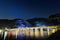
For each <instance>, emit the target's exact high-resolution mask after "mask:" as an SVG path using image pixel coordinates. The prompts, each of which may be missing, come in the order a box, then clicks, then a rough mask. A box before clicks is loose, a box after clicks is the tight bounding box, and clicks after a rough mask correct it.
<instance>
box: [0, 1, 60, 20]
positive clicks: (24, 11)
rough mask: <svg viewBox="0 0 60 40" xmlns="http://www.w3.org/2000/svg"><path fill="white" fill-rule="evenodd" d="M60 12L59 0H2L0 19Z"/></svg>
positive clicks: (45, 15)
mask: <svg viewBox="0 0 60 40" xmlns="http://www.w3.org/2000/svg"><path fill="white" fill-rule="evenodd" d="M58 12H60V1H58V0H53V1H52V0H20V1H19V0H0V19H5V18H6V19H13V18H21V19H30V18H34V17H38V18H39V17H40V18H41V17H44V18H46V17H48V16H49V15H51V14H55V13H58Z"/></svg>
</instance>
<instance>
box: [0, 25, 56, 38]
mask: <svg viewBox="0 0 60 40" xmlns="http://www.w3.org/2000/svg"><path fill="white" fill-rule="evenodd" d="M3 31H4V39H5V38H6V36H7V35H8V36H10V35H11V34H12V35H13V36H15V37H16V38H17V36H18V35H20V36H21V35H22V36H27V37H28V36H30V37H45V36H46V37H47V36H49V35H51V34H52V33H55V32H56V31H57V27H55V26H54V27H53V26H52V27H50V26H48V27H29V28H28V27H26V28H15V29H5V30H0V34H1V33H2V32H3Z"/></svg>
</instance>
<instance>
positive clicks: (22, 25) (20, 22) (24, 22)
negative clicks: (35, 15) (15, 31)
mask: <svg viewBox="0 0 60 40" xmlns="http://www.w3.org/2000/svg"><path fill="white" fill-rule="evenodd" d="M16 23H17V24H18V26H17V27H18V28H23V27H31V25H30V24H29V23H28V22H26V21H24V20H17V21H16Z"/></svg>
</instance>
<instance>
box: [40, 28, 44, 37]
mask: <svg viewBox="0 0 60 40" xmlns="http://www.w3.org/2000/svg"><path fill="white" fill-rule="evenodd" d="M40 32H41V37H44V33H43V28H42V27H41V28H40Z"/></svg>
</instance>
